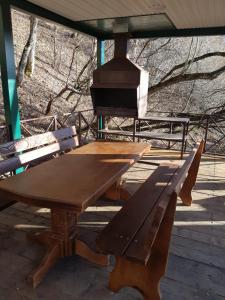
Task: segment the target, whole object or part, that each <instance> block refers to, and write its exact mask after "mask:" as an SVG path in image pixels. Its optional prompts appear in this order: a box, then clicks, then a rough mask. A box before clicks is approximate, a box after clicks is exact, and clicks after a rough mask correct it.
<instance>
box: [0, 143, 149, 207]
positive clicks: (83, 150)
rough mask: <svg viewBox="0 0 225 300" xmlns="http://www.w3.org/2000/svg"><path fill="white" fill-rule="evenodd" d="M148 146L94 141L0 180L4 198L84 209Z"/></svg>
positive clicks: (45, 205)
mask: <svg viewBox="0 0 225 300" xmlns="http://www.w3.org/2000/svg"><path fill="white" fill-rule="evenodd" d="M148 150H149V145H148V144H144V143H133V142H93V143H90V144H87V145H85V146H82V147H80V148H76V149H75V150H72V151H70V152H69V153H67V154H64V155H62V156H60V157H58V158H55V159H52V160H49V161H47V162H44V163H41V164H40V165H38V166H35V167H33V168H31V169H28V170H27V171H26V172H23V173H20V174H18V175H16V176H12V177H10V178H8V179H5V180H2V181H0V199H1V198H2V199H6V200H9V201H12V200H16V201H21V202H24V203H28V204H30V205H35V206H40V207H48V208H65V209H67V208H68V209H73V210H76V211H83V210H84V209H85V208H86V207H88V206H89V205H91V204H93V203H94V202H95V200H97V199H98V198H99V197H100V196H101V195H102V194H104V192H106V191H107V189H108V188H110V187H111V186H112V185H113V183H115V182H116V180H117V179H118V178H119V177H120V176H121V175H123V173H125V172H126V171H127V170H128V169H129V167H130V166H131V165H132V164H133V163H135V162H136V161H137V160H138V159H139V158H140V157H141V156H142V155H143V154H144V153H145V152H147V151H148Z"/></svg>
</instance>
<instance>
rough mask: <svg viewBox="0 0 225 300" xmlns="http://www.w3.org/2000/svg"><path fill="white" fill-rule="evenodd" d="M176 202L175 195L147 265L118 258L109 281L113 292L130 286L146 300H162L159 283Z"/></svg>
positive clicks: (163, 271)
mask: <svg viewBox="0 0 225 300" xmlns="http://www.w3.org/2000/svg"><path fill="white" fill-rule="evenodd" d="M176 202H177V196H176V194H175V193H174V194H173V195H172V197H171V200H170V203H169V205H168V207H167V209H166V213H165V215H164V218H163V220H162V222H161V225H160V227H159V230H158V233H157V235H156V239H155V242H154V244H153V245H152V248H151V253H150V257H149V259H148V262H147V263H146V265H144V264H141V263H139V262H136V261H134V260H131V259H127V258H124V257H116V265H115V268H114V270H113V271H112V273H111V274H110V280H109V288H110V289H111V290H112V291H114V292H117V291H119V290H120V289H121V288H123V287H126V286H130V287H134V288H136V289H137V290H139V291H140V292H141V294H142V295H143V297H144V299H145V300H160V291H159V283H160V279H161V278H162V276H164V274H165V272H166V266H167V260H168V253H169V245H170V238H171V232H172V227H173V220H174V214H175V210H176Z"/></svg>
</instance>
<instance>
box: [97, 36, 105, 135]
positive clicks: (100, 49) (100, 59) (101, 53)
mask: <svg viewBox="0 0 225 300" xmlns="http://www.w3.org/2000/svg"><path fill="white" fill-rule="evenodd" d="M104 63H105V42H104V41H102V40H97V67H100V66H101V65H103V64H104ZM103 126H104V117H103V116H102V115H100V116H99V117H98V129H103ZM98 138H100V139H102V138H103V135H102V134H99V135H98Z"/></svg>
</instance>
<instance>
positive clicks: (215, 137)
mask: <svg viewBox="0 0 225 300" xmlns="http://www.w3.org/2000/svg"><path fill="white" fill-rule="evenodd" d="M148 114H149V115H161V116H162V115H163V116H168V117H171V116H174V117H188V118H190V123H189V130H188V138H187V146H188V147H190V148H191V147H193V144H195V143H196V142H197V141H198V140H199V139H201V138H204V139H205V149H204V151H205V152H206V153H214V154H219V155H225V115H224V116H223V115H219V114H218V115H217V114H212V115H210V114H194V113H192V114H185V113H175V112H157V111H154V112H153V111H151V112H149V113H148ZM105 123H106V126H108V127H111V128H114V129H118V130H121V131H126V130H127V131H128V130H130V131H133V126H134V124H135V122H134V120H133V119H132V118H121V117H106V122H105ZM145 123H146V124H145V125H146V128H147V129H148V130H149V131H154V130H155V131H157V130H160V131H165V132H166V131H167V132H173V133H181V131H182V126H179V124H172V125H171V124H163V123H162V124H159V123H156V124H154V122H151V124H149V123H148V122H147V121H145ZM97 124H98V123H97V117H96V116H95V115H94V112H93V110H92V109H88V110H83V111H77V112H73V113H68V114H63V115H60V116H59V115H51V116H41V117H38V118H30V119H26V120H21V130H22V136H24V137H26V136H30V135H34V134H38V133H44V132H47V131H53V130H57V129H59V128H63V127H68V126H72V125H75V126H76V128H77V133H78V136H79V141H80V144H81V145H82V144H85V143H88V142H90V141H93V140H95V139H96V138H97V136H98V130H97V127H98V125H97ZM171 126H172V128H171ZM114 138H116V139H121V137H119V135H118V137H115V136H114ZM123 138H125V139H127V140H133V137H123ZM8 140H9V137H8V130H7V126H6V125H4V124H3V125H0V143H4V142H6V141H8ZM139 140H141V139H139ZM159 147H162V148H165V147H168V144H166V143H165V142H162V144H159ZM170 147H172V148H176V147H177V144H176V143H173V144H172V145H170Z"/></svg>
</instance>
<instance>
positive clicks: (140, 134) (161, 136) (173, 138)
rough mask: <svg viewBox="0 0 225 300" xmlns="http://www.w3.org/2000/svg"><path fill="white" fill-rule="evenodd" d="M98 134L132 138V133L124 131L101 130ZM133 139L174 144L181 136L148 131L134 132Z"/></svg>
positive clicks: (180, 140) (181, 138) (180, 139)
mask: <svg viewBox="0 0 225 300" xmlns="http://www.w3.org/2000/svg"><path fill="white" fill-rule="evenodd" d="M99 132H100V133H104V134H108V135H110V134H112V135H121V136H129V137H133V136H134V133H133V132H132V131H124V130H112V129H101V130H99ZM135 137H137V138H146V139H157V140H163V141H174V142H182V140H183V136H182V134H174V133H173V134H171V133H166V132H149V131H141V132H136V133H135Z"/></svg>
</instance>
